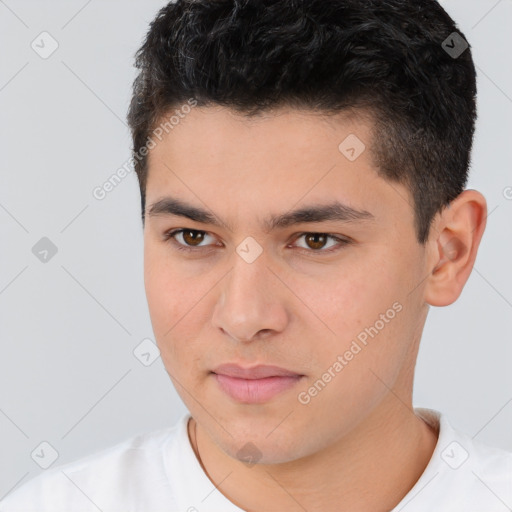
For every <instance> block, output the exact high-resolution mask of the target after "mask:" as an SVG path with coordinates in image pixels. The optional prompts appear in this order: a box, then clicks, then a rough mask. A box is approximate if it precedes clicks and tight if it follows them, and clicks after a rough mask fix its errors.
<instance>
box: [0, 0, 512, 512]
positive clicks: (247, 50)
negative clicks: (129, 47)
mask: <svg viewBox="0 0 512 512" xmlns="http://www.w3.org/2000/svg"><path fill="white" fill-rule="evenodd" d="M136 64H137V67H138V69H139V70H140V74H139V75H138V77H137V79H136V81H135V83H134V94H133V99H132V103H131V106H130V111H129V115H128V119H129V122H130V126H131V129H132V135H133V141H134V147H133V151H134V163H135V170H136V172H137V175H138V179H139V185H140V189H141V202H142V219H143V225H144V250H145V253H144V259H145V262H144V267H145V268H144V271H145V286H146V294H147V298H148V305H149V311H150V315H151V321H152V325H153V330H154V334H155V338H156V340H157V343H158V347H159V349H160V353H161V356H162V360H163V362H164V365H165V368H166V370H167V372H168V373H169V376H170V378H171V380H172V382H173V384H174V385H175V387H176V390H177V391H178V393H179V395H180V397H181V398H182V400H183V402H184V403H185V405H186V406H187V408H188V410H189V411H190V414H186V415H184V416H183V417H182V418H181V419H180V421H179V422H178V423H177V424H176V425H175V426H173V427H172V428H169V429H164V430H160V431H157V432H153V433H151V434H144V435H140V436H137V437H135V438H132V439H130V440H128V441H125V442H123V443H121V444H119V445H117V446H115V447H112V448H111V449H109V450H107V451H104V452H101V453H97V454H93V455H91V456H90V457H88V458H85V459H81V460H79V461H77V462H73V463H70V464H67V465H64V466H61V467H60V468H55V469H52V470H50V471H48V472H47V473H45V474H43V475H42V476H41V477H38V478H36V479H34V480H33V481H31V482H29V483H28V484H26V485H25V486H24V487H23V488H21V489H20V490H18V491H16V492H14V493H12V494H11V495H10V496H8V497H7V499H6V500H5V504H4V505H3V508H1V510H2V511H5V512H11V511H14V510H28V509H30V510H39V511H42V510H48V511H50V510H51V511H54V510H67V511H69V510H73V511H75V510H103V511H114V510H116V511H120V510H123V511H127V510H140V511H164V510H173V511H178V510H179V511H185V510H188V511H222V512H228V511H239V510H246V511H255V512H256V511H265V512H268V511H283V510H286V511H304V510H306V511H308V512H314V511H333V512H334V511H336V512H348V511H350V512H359V511H382V512H384V511H390V510H392V511H396V512H398V511H401V510H404V511H415V512H419V511H432V510H440V511H464V512H473V511H474V512H477V511H478V512H484V511H485V512H498V511H506V510H510V509H511V507H512V490H511V482H512V454H510V453H508V452H505V451H503V450H500V449H498V448H493V447H489V446H486V445H484V444H482V443H479V442H477V441H473V440H472V439H471V438H470V437H469V436H467V435H466V434H464V433H462V432H458V431H456V430H455V429H454V428H453V427H452V426H451V425H450V423H449V421H448V419H447V418H446V417H445V416H444V415H443V414H441V413H440V412H438V411H435V410H430V409H421V408H416V409H415V408H413V407H412V391H413V380H414V367H415V362H416V357H417V354H418V349H419V343H420V339H421V333H422V330H423V327H424V324H425V320H426V317H427V314H428V311H429V307H430V306H431V305H432V306H447V305H449V304H452V303H453V302H454V301H455V300H457V298H458V297H459V295H460V293H461V292H462V289H463V287H464V285H465V283H466V281H467V279H468V277H469V275H470V273H471V270H472V267H473V264H474V261H475V258H476V254H477V250H478V246H479V244H480V240H481V238H482V235H483V232H484V229H485V221H486V214H487V209H486V201H485V199H484V197H483V196H482V195H481V194H480V193H479V192H477V191H475V190H465V185H466V182H467V173H468V167H469V162H470V152H471V146H472V139H473V132H474V123H475V119H476V106H475V95H476V85H475V69H474V65H473V61H472V58H471V53H470V49H469V47H468V46H467V43H466V41H465V38H464V36H463V35H462V34H461V33H460V31H458V29H457V27H456V25H455V24H454V22H453V21H452V20H451V19H450V17H449V16H448V15H447V14H446V12H445V11H444V10H443V9H442V8H441V7H440V6H439V4H437V3H436V2H435V1H434V0H425V1H423V2H410V1H405V0H386V1H382V0H379V1H377V0H364V1H361V0H311V1H307V2H306V1H304V2H302V1H298V0H286V1H283V0H281V1H276V0H273V1H270V0H266V1H263V2H262V1H256V0H245V1H242V0H234V1H233V0H232V1H228V0H216V1H212V0H179V1H178V2H176V3H175V4H174V3H170V4H169V5H167V6H166V7H164V8H163V9H162V10H161V11H160V12H159V14H158V16H157V17H156V19H155V20H154V21H153V22H152V24H151V27H150V30H149V33H148V35H147V38H146V40H145V42H144V44H143V46H142V47H141V49H140V50H139V52H138V54H137V59H136ZM446 342H447V343H448V342H449V340H446Z"/></svg>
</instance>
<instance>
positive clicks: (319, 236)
mask: <svg viewBox="0 0 512 512" xmlns="http://www.w3.org/2000/svg"><path fill="white" fill-rule="evenodd" d="M304 236H305V240H306V243H307V244H308V246H309V247H310V248H311V249H321V248H322V247H324V245H325V243H326V242H327V238H328V237H327V236H326V235H325V234H323V233H309V234H306V235H304Z"/></svg>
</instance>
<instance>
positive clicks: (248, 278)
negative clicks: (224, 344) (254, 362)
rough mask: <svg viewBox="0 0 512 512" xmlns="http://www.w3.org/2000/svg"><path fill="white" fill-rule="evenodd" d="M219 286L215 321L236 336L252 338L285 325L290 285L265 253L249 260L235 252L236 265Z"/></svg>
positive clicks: (283, 327) (240, 338) (230, 335)
mask: <svg viewBox="0 0 512 512" xmlns="http://www.w3.org/2000/svg"><path fill="white" fill-rule="evenodd" d="M219 286H220V288H219V289H220V292H219V296H218V299H217V302H216V304H215V308H214V312H213V317H212V322H213V325H214V327H216V328H218V329H220V330H221V331H222V332H223V333H224V334H226V335H228V336H229V337H231V338H232V339H233V340H236V341H239V342H249V341H253V340H256V339H261V338H265V337H268V336H270V335H271V334H272V333H280V332H282V331H283V330H284V329H285V327H286V324H287V322H288V316H289V314H288V309H287V305H286V301H287V297H286V295H285V294H286V289H285V286H283V284H282V282H281V281H280V280H279V279H278V278H277V277H276V276H275V275H274V273H273V272H272V271H271V270H270V269H269V268H268V267H267V260H266V259H265V258H264V257H263V255H261V256H260V257H259V258H257V259H256V260H255V261H253V262H252V263H247V262H246V261H244V260H243V259H242V258H241V257H239V256H238V255H237V254H235V256H234V264H233V268H232V269H231V271H230V272H228V274H227V276H226V277H225V279H222V280H221V282H220V283H219Z"/></svg>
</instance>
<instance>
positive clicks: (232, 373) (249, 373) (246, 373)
mask: <svg viewBox="0 0 512 512" xmlns="http://www.w3.org/2000/svg"><path fill="white" fill-rule="evenodd" d="M213 373H216V374H217V375H227V376H228V377H237V378H239V379H264V378H266V377H299V376H300V375H301V374H299V373H296V372H292V371H289V370H285V369H284V368H280V367H279V366H272V365H258V366H253V367H252V368H242V367H241V366H239V365H237V364H221V365H220V366H218V367H217V368H215V370H213Z"/></svg>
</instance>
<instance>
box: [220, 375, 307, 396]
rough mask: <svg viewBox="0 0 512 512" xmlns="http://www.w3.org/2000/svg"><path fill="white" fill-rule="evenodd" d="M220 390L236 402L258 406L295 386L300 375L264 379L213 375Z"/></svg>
mask: <svg viewBox="0 0 512 512" xmlns="http://www.w3.org/2000/svg"><path fill="white" fill-rule="evenodd" d="M213 376H214V377H215V380H216V381H217V382H218V383H219V386H220V387H221V389H222V390H223V391H224V392H225V393H227V394H228V395H229V396H230V397H231V398H233V399H234V400H237V401H238V402H244V403H249V404H258V403H263V402H267V401H268V400H270V399H271V398H272V397H274V396H276V395H277V394H279V393H281V392H283V391H286V390H287V389H290V388H292V387H293V386H295V385H296V384H297V383H298V382H299V381H300V380H301V378H302V375H297V376H291V377H266V378H264V379H239V378H236V377H228V376H227V375H218V374H216V373H214V374H213Z"/></svg>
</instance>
